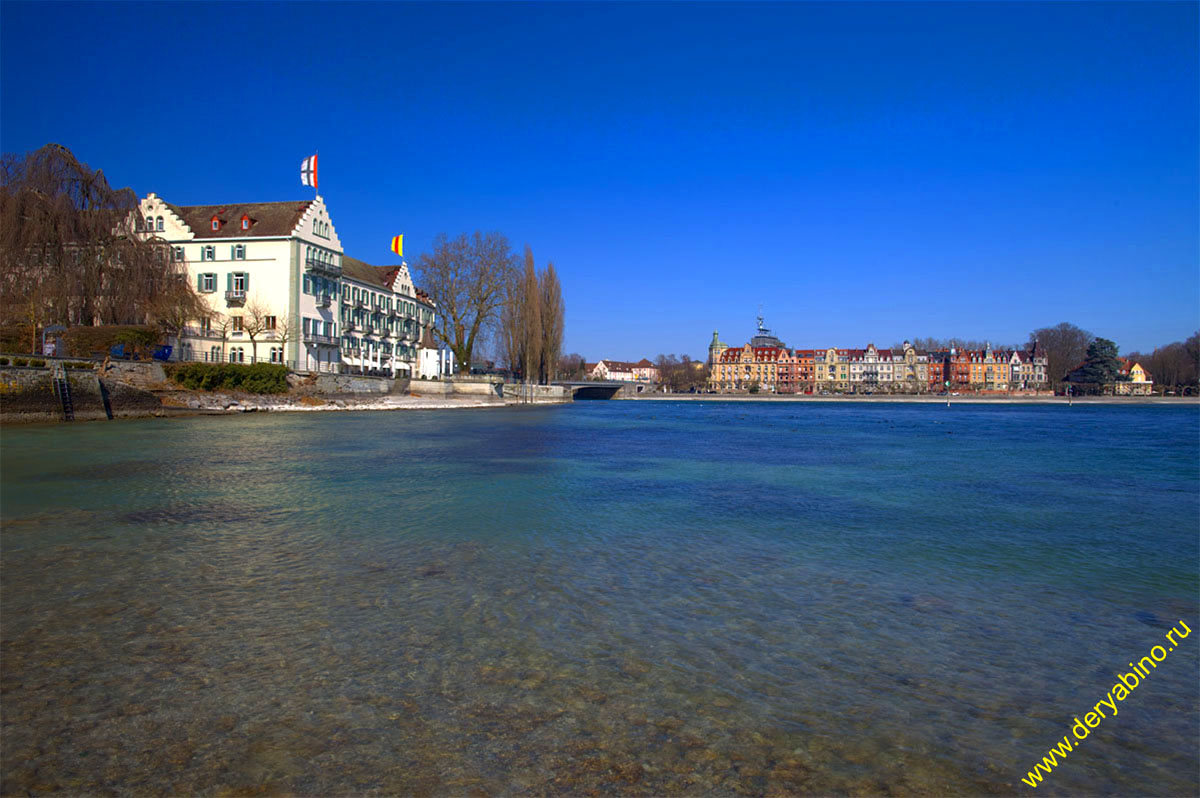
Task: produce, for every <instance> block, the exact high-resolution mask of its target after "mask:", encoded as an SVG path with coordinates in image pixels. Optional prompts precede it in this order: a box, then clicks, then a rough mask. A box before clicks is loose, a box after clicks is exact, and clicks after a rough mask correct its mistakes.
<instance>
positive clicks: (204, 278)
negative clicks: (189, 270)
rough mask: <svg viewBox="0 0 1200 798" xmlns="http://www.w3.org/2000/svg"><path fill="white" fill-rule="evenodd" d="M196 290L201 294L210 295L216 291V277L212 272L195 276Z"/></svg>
mask: <svg viewBox="0 0 1200 798" xmlns="http://www.w3.org/2000/svg"><path fill="white" fill-rule="evenodd" d="M196 290H197V291H199V292H200V293H202V294H211V293H212V292H213V291H216V290H217V275H216V273H214V272H209V273H208V274H199V275H197V276H196Z"/></svg>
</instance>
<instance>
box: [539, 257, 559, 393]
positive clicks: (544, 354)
mask: <svg viewBox="0 0 1200 798" xmlns="http://www.w3.org/2000/svg"><path fill="white" fill-rule="evenodd" d="M538 288H539V291H538V293H539V298H540V300H541V303H540V304H541V317H542V318H541V323H542V345H541V368H540V370H539V374H538V377H539V379H540V380H541V381H542V383H543V384H547V383H549V382H550V381H551V380H553V379H554V377H555V371H556V370H557V368H558V360H559V357H560V356H561V355H562V342H563V326H564V321H565V318H564V317H565V312H564V308H563V298H562V285H561V284H560V283H559V282H558V272H556V271H555V270H554V264H553V263H548V264H546V268H545V269H544V270H542V273H541V274H540V275H538Z"/></svg>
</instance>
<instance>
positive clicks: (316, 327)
mask: <svg viewBox="0 0 1200 798" xmlns="http://www.w3.org/2000/svg"><path fill="white" fill-rule="evenodd" d="M303 329H304V334H305V335H324V336H326V337H328V338H336V337H337V324H336V323H335V322H332V321H325V320H324V319H310V318H308V317H307V316H306V317H304V319H303Z"/></svg>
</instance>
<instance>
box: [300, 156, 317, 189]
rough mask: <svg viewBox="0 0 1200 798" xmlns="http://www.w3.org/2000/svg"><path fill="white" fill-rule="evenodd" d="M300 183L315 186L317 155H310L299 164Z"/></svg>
mask: <svg viewBox="0 0 1200 798" xmlns="http://www.w3.org/2000/svg"><path fill="white" fill-rule="evenodd" d="M300 183H301V185H305V186H312V187H313V188H316V187H317V156H315V155H312V156H310V157H308V158H305V159H304V162H303V163H301V164H300Z"/></svg>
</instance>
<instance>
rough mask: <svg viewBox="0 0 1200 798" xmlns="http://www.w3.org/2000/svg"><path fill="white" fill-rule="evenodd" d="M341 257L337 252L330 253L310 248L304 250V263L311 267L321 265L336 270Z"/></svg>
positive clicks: (318, 248)
mask: <svg viewBox="0 0 1200 798" xmlns="http://www.w3.org/2000/svg"><path fill="white" fill-rule="evenodd" d="M339 257H340V256H339V255H338V254H337V253H336V252H330V251H329V250H327V249H321V248H320V247H313V246H308V247H305V248H304V262H305V263H306V264H308V265H310V266H312V265H321V266H325V267H326V268H329V269H335V268H337V267H338V258H339Z"/></svg>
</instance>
